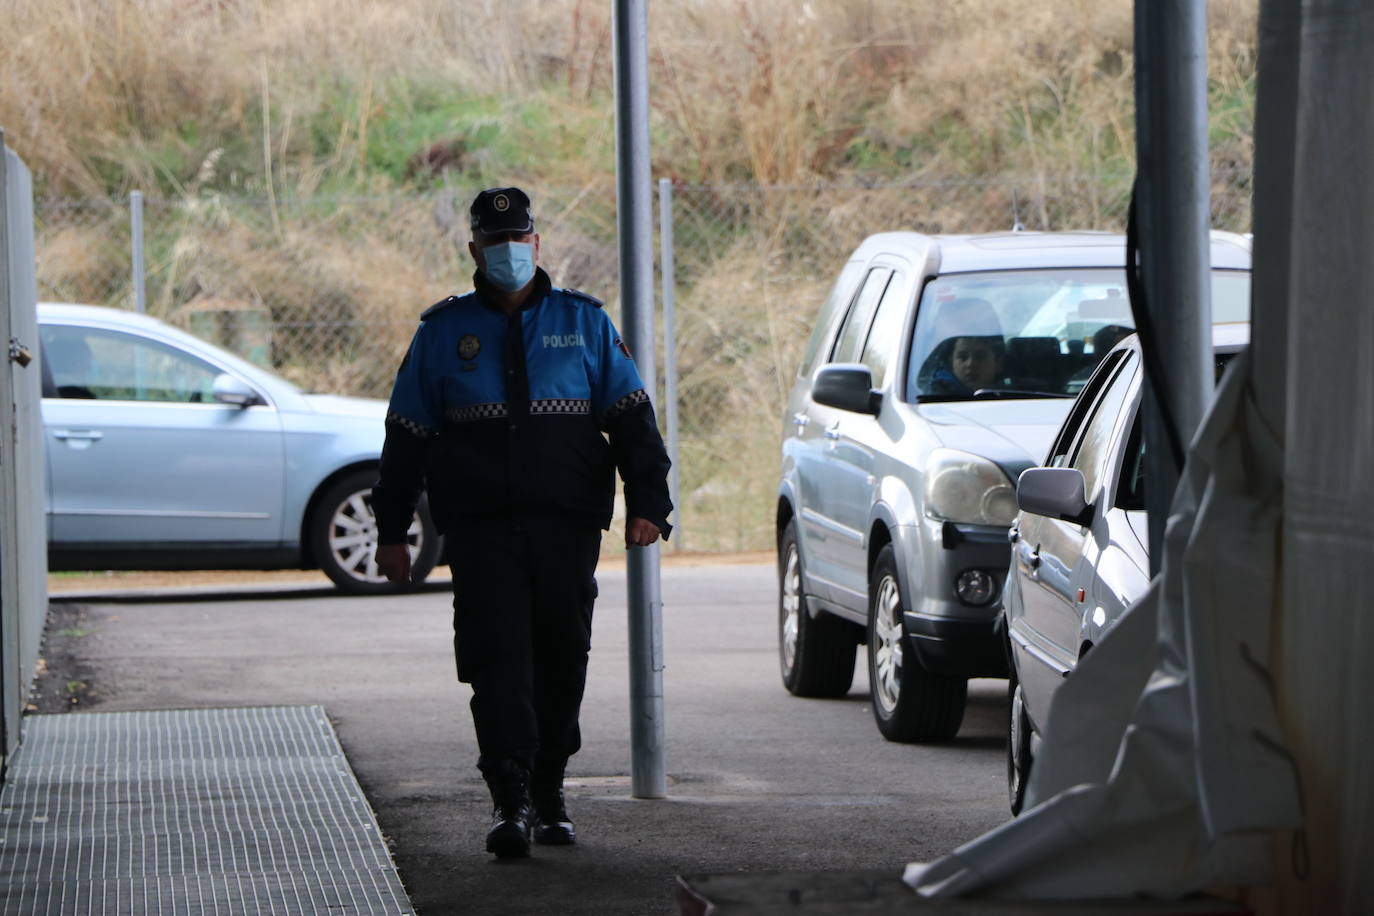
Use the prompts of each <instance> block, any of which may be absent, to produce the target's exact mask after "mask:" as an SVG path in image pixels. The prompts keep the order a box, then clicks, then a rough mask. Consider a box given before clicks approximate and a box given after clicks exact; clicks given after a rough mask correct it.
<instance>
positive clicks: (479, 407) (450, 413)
mask: <svg viewBox="0 0 1374 916" xmlns="http://www.w3.org/2000/svg"><path fill="white" fill-rule="evenodd" d="M509 415H510V411H509V410H508V409H506V405H505V404H502V403H495V404H473V405H470V406H468V407H450V408H448V409H447V410H445V411H444V419H446V420H448V421H449V422H450V423H472V422H474V421H476V420H499V419H501V418H502V417H506V416H509Z"/></svg>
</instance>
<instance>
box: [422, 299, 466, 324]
mask: <svg viewBox="0 0 1374 916" xmlns="http://www.w3.org/2000/svg"><path fill="white" fill-rule="evenodd" d="M457 301H458V297H457V296H449V297H448V298H446V299H440V300H439V301H438V302H436V303H434V304H433V305H431V306H430V307H429V308H427V309H425V310H424V311H423V312H421V313H420V320H421V321H424V320H426V319H428V318H431V317H433V316H434V314H435V313H436V312H438V311H441V310H443V309H446V308H448V307H449V306H450V305H453V304H454V303H455V302H457Z"/></svg>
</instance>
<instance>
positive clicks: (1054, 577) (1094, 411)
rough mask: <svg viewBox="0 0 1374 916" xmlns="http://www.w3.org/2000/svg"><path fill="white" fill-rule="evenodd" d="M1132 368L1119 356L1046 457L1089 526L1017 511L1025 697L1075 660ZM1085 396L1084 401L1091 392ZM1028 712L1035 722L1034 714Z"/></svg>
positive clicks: (1133, 381)
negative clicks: (1078, 493)
mask: <svg viewBox="0 0 1374 916" xmlns="http://www.w3.org/2000/svg"><path fill="white" fill-rule="evenodd" d="M1138 364H1139V360H1138V359H1137V357H1136V355H1135V353H1134V352H1130V351H1126V352H1124V353H1123V355H1122V356H1121V357H1119V358H1118V359H1117V360H1116V361H1115V363H1114V364H1113V365H1111V366H1109V367H1107V371H1106V372H1104V373H1102V374H1101V375H1099V376H1098V378H1101V379H1102V380H1103V383H1102V387H1101V388H1100V389H1095V386H1094V389H1095V390H1096V392H1097V393H1096V396H1095V397H1092V400H1091V401H1090V403H1091V407H1090V408H1089V409H1088V410H1087V411H1086V412H1085V413H1082V414H1081V415H1079V416H1078V420H1079V422H1077V423H1075V424H1074V425H1073V426H1072V427H1066V430H1065V433H1064V434H1061V436H1060V439H1059V441H1058V442H1057V443H1056V446H1055V454H1053V455H1051V462H1052V463H1057V464H1060V465H1065V466H1068V467H1074V468H1077V469H1078V470H1079V471H1080V472H1082V474H1083V479H1084V494H1085V496H1086V498H1087V500H1088V502H1089V503H1090V504H1091V505H1093V507H1094V514H1093V524H1090V525H1088V526H1083V525H1079V524H1077V523H1075V522H1069V521H1064V520H1062V519H1053V518H1046V517H1044V516H1039V515H1035V514H1033V513H1031V512H1025V511H1023V512H1022V513H1021V519H1020V524H1019V525H1018V530H1017V540H1016V549H1015V552H1014V556H1015V557H1016V566H1017V576H1018V580H1019V584H1020V587H1021V616H1020V618H1019V620H1016V621H1014V622H1013V630H1012V633H1011V637H1012V648H1013V651H1016V652H1017V653H1018V671H1019V672H1020V674H1021V679H1022V681H1023V682H1025V685H1026V686H1025V693H1026V696H1027V697H1031V696H1035V697H1039V698H1048V697H1049V696H1050V695H1051V694H1052V693H1053V691H1054V689H1055V688H1056V687H1057V686H1058V684H1059V682H1060V681H1062V680H1063V678H1064V677H1066V676H1067V675H1068V673H1069V672H1070V671H1072V669H1073V666H1074V665H1075V663H1076V662H1077V660H1078V652H1079V643H1080V641H1081V633H1082V618H1083V608H1084V607H1085V601H1086V597H1087V594H1088V589H1089V588H1090V586H1091V585H1092V582H1091V579H1092V570H1093V568H1094V564H1095V561H1096V557H1097V553H1098V552H1099V551H1100V549H1101V546H1102V545H1101V543H1099V538H1098V536H1097V535H1098V534H1101V535H1102V538H1103V539H1105V537H1106V531H1105V526H1104V525H1102V524H1100V523H1101V521H1102V517H1103V513H1104V512H1105V511H1106V510H1107V509H1109V508H1110V506H1109V505H1108V503H1109V502H1110V501H1109V500H1106V499H1104V498H1103V487H1104V483H1105V482H1106V480H1107V479H1108V475H1107V473H1106V472H1107V470H1108V468H1109V466H1110V462H1111V461H1112V459H1113V458H1114V457H1115V456H1117V455H1118V454H1119V452H1120V443H1119V441H1118V440H1119V438H1120V436H1122V435H1124V433H1125V430H1126V426H1125V424H1127V423H1129V422H1130V417H1129V416H1127V415H1128V414H1129V413H1130V411H1129V410H1127V408H1128V407H1129V406H1130V405H1131V404H1132V396H1133V395H1134V393H1135V390H1136V387H1137V386H1138V383H1139V378H1138V376H1139V372H1138ZM1086 394H1088V395H1089V396H1090V397H1091V396H1092V395H1093V390H1089V391H1088V392H1086ZM1075 413H1077V412H1075ZM1099 529H1100V530H1099ZM1095 532H1096V533H1095ZM1080 589H1083V590H1084V598H1082V599H1080V598H1079V590H1080ZM1031 714H1032V718H1036V710H1031Z"/></svg>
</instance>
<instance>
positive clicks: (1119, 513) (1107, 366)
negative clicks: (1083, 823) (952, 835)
mask: <svg viewBox="0 0 1374 916" xmlns="http://www.w3.org/2000/svg"><path fill="white" fill-rule="evenodd" d="M1212 337H1213V345H1214V349H1215V352H1216V372H1217V375H1218V378H1219V377H1220V373H1221V371H1222V369H1223V368H1224V367H1225V365H1226V363H1227V362H1228V361H1229V359H1230V357H1231V356H1232V355H1233V354H1234V353H1236V352H1237V351H1238V350H1239V349H1240V348H1241V347H1242V346H1244V344H1245V343H1246V341H1247V340H1248V339H1249V325H1248V324H1247V323H1245V322H1232V323H1224V324H1218V325H1216V326H1214V328H1213V334H1212ZM1144 375H1145V373H1144V369H1143V367H1142V361H1141V355H1140V343H1139V340H1138V338H1137V337H1136V336H1135V335H1134V334H1132V335H1131V336H1129V337H1127V338H1126V339H1125V340H1124V341H1122V342H1121V343H1120V344H1118V345H1117V346H1116V348H1115V349H1113V350H1112V351H1111V352H1110V353H1108V354H1107V356H1106V357H1105V358H1104V359H1103V360H1102V362H1101V364H1100V365H1099V366H1098V367H1097V370H1096V371H1095V372H1094V373H1093V376H1092V378H1091V379H1089V380H1088V383H1087V385H1086V386H1085V387H1084V388H1083V391H1082V392H1081V393H1080V394H1079V396H1078V398H1077V400H1076V401H1075V402H1074V405H1073V407H1072V409H1070V411H1069V414H1068V417H1067V418H1066V419H1065V421H1064V424H1063V426H1062V427H1061V428H1060V430H1059V433H1058V435H1057V436H1056V437H1055V442H1054V445H1053V446H1051V448H1050V452H1049V455H1048V456H1047V458H1046V460H1045V465H1046V466H1045V467H1038V468H1031V469H1029V470H1027V471H1024V472H1023V473H1022V474H1021V475H1020V478H1019V480H1018V481H1017V485H1016V500H1017V504H1018V506H1019V507H1020V510H1021V511H1020V514H1019V515H1017V516H1016V519H1015V520H1014V522H1013V523H1012V528H1011V531H1010V533H1009V535H1008V536H1009V538H1010V540H1011V542H1012V558H1011V566H1010V569H1009V571H1008V573H1007V587H1006V593H1005V599H1004V602H1003V614H1004V619H1003V626H1004V629H1005V632H1006V635H1007V641H1008V646H1009V652H1010V655H1011V662H1012V666H1011V681H1010V687H1009V697H1010V701H1011V702H1010V704H1009V705H1010V716H1009V720H1008V739H1009V740H1008V743H1007V746H1008V752H1007V788H1008V794H1009V796H1010V801H1011V809H1012V812H1013V813H1019V812H1020V810H1021V806H1022V803H1023V801H1024V800H1025V791H1026V780H1027V779H1028V778H1029V775H1030V768H1031V765H1032V762H1033V761H1034V758H1035V751H1036V749H1037V747H1038V744H1039V741H1040V733H1041V728H1042V726H1043V725H1044V722H1045V720H1046V717H1047V716H1048V714H1049V709H1050V702H1051V701H1052V699H1053V698H1054V694H1055V691H1056V690H1057V689H1058V687H1059V685H1060V684H1062V683H1063V682H1064V679H1065V678H1067V677H1069V676H1070V675H1071V674H1072V673H1073V670H1074V668H1075V667H1076V666H1077V665H1078V662H1079V660H1080V659H1081V658H1083V656H1084V655H1086V654H1087V653H1088V652H1089V651H1090V650H1091V649H1092V647H1093V646H1094V645H1096V644H1097V643H1098V641H1100V640H1101V639H1102V637H1103V635H1104V634H1105V633H1106V632H1107V631H1108V630H1110V629H1111V628H1112V626H1114V625H1115V623H1116V622H1117V620H1119V619H1120V617H1121V615H1122V614H1123V613H1124V612H1125V610H1126V608H1127V607H1128V606H1129V605H1130V604H1131V603H1132V602H1133V601H1135V600H1136V599H1137V598H1139V597H1140V596H1141V595H1142V594H1143V593H1144V592H1145V589H1146V587H1147V586H1148V585H1149V581H1150V574H1149V568H1150V557H1149V552H1148V550H1147V547H1146V545H1147V543H1148V527H1147V526H1148V519H1147V518H1146V514H1145V478H1144V460H1143V459H1144V449H1145V446H1144V442H1143V438H1142V434H1141V422H1140V410H1139V408H1140V401H1141V392H1142V388H1143V384H1144Z"/></svg>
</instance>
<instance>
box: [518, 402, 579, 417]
mask: <svg viewBox="0 0 1374 916" xmlns="http://www.w3.org/2000/svg"><path fill="white" fill-rule="evenodd" d="M591 412H592V402H591V401H589V400H587V399H585V398H541V399H539V400H536V401H530V415H531V416H534V415H536V414H564V415H567V416H586V415H587V414H590V413H591Z"/></svg>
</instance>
